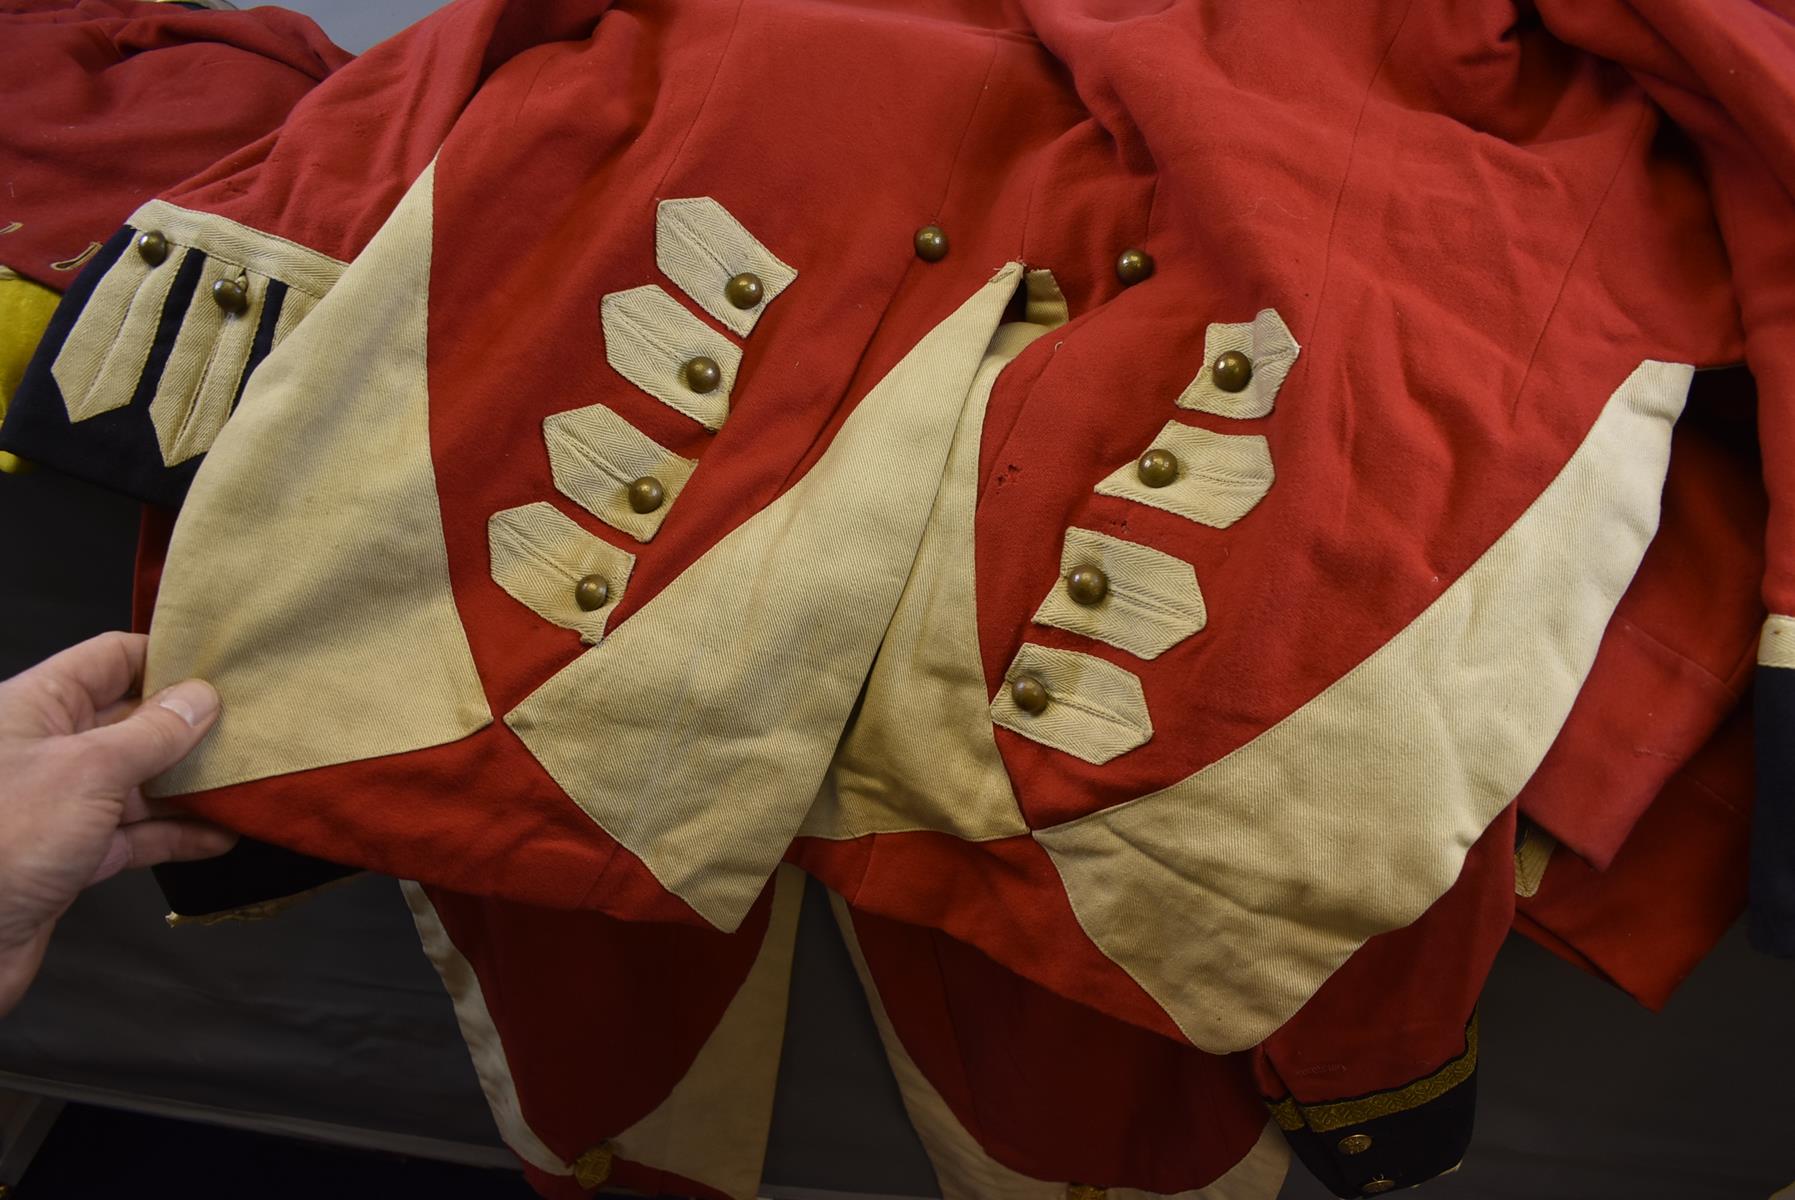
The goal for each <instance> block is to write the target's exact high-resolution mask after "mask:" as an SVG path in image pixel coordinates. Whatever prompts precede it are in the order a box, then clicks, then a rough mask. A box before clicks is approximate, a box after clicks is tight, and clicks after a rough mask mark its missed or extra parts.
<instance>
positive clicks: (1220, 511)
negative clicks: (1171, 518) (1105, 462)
mask: <svg viewBox="0 0 1795 1200" xmlns="http://www.w3.org/2000/svg"><path fill="white" fill-rule="evenodd" d="M1153 448H1157V449H1163V450H1170V451H1171V452H1172V453H1173V454H1174V455H1176V456H1177V458H1178V478H1177V479H1174V480H1173V481H1172V482H1171V483H1169V484H1167V485H1166V486H1164V487H1157V488H1155V487H1148V486H1147V485H1146V484H1144V483H1142V482H1141V480H1140V476H1139V474H1137V473H1136V471H1135V464H1134V463H1129V464H1128V465H1127V466H1125V467H1122V468H1121V469H1120V470H1117V471H1113V472H1111V473H1110V475H1109V476H1108V477H1107V478H1105V479H1104V480H1103V481H1102V482H1100V483H1099V484H1098V485H1097V489H1096V490H1097V494H1098V495H1099V496H1120V497H1122V499H1124V500H1133V501H1135V502H1136V503H1138V504H1146V505H1149V506H1151V507H1153V508H1162V509H1164V510H1165V511H1167V512H1169V513H1176V514H1177V515H1178V516H1181V517H1185V518H1187V519H1189V520H1192V521H1197V522H1200V523H1202V524H1204V525H1211V526H1214V527H1215V528H1217V529H1226V528H1227V527H1228V526H1230V525H1232V524H1234V522H1236V521H1238V520H1240V518H1242V517H1244V516H1246V515H1247V513H1249V512H1251V511H1252V510H1253V506H1254V505H1256V504H1258V503H1259V501H1261V500H1263V499H1264V498H1265V493H1266V492H1268V491H1270V490H1271V485H1272V478H1273V475H1272V468H1271V448H1270V447H1269V446H1268V445H1267V444H1266V441H1265V439H1264V438H1263V437H1260V436H1259V435H1257V434H1253V435H1251V436H1242V435H1236V434H1225V433H1211V432H1210V431H1209V430H1207V429H1198V428H1197V427H1195V426H1194V425H1185V424H1183V423H1182V422H1179V421H1170V422H1167V424H1166V427H1165V428H1164V429H1162V430H1160V431H1159V436H1158V437H1157V438H1155V439H1153Z"/></svg>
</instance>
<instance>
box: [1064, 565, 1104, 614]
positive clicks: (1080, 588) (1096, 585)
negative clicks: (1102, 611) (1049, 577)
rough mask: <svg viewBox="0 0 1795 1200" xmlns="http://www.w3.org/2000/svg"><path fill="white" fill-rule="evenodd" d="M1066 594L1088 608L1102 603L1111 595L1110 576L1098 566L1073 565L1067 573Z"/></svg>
mask: <svg viewBox="0 0 1795 1200" xmlns="http://www.w3.org/2000/svg"><path fill="white" fill-rule="evenodd" d="M1066 595H1068V596H1070V597H1072V601H1073V603H1075V604H1082V605H1084V606H1085V607H1086V608H1089V607H1090V606H1091V605H1093V604H1100V603H1102V601H1103V598H1104V597H1105V596H1107V595H1109V576H1107V575H1105V574H1104V573H1103V572H1102V571H1101V570H1099V569H1098V568H1096V567H1090V566H1085V567H1073V568H1072V570H1071V571H1070V572H1069V573H1068V574H1067V575H1066Z"/></svg>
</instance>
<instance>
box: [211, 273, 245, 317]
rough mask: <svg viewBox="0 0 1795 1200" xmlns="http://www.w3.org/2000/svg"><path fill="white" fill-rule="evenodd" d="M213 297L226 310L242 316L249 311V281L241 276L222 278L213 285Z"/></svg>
mask: <svg viewBox="0 0 1795 1200" xmlns="http://www.w3.org/2000/svg"><path fill="white" fill-rule="evenodd" d="M212 299H213V300H214V301H216V302H217V304H218V307H219V308H222V309H223V310H224V311H225V312H227V313H230V314H232V315H233V316H241V315H242V314H244V313H246V312H248V311H249V283H248V282H247V281H246V280H244V279H242V278H241V277H239V278H237V279H220V280H219V281H218V282H217V283H215V284H213V285H212Z"/></svg>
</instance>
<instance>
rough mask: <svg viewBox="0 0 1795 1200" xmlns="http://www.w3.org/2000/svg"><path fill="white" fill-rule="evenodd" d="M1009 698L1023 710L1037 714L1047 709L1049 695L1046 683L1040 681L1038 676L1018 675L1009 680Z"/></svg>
mask: <svg viewBox="0 0 1795 1200" xmlns="http://www.w3.org/2000/svg"><path fill="white" fill-rule="evenodd" d="M1010 699H1012V700H1014V701H1015V702H1016V707H1017V708H1019V709H1021V710H1022V711H1023V712H1025V713H1030V714H1039V713H1043V712H1046V711H1047V702H1048V700H1049V699H1051V697H1049V696H1048V694H1047V685H1046V684H1044V683H1042V682H1041V677H1040V676H1038V675H1018V676H1016V678H1015V679H1013V680H1011V681H1010Z"/></svg>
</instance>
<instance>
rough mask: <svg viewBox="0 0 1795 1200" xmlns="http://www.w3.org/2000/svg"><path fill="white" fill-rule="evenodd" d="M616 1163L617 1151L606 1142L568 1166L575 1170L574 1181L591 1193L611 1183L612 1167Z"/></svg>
mask: <svg viewBox="0 0 1795 1200" xmlns="http://www.w3.org/2000/svg"><path fill="white" fill-rule="evenodd" d="M616 1161H617V1151H616V1150H615V1149H614V1148H613V1147H612V1145H611V1143H609V1142H606V1143H604V1144H603V1145H601V1146H594V1147H592V1149H590V1150H588V1151H586V1153H584V1154H582V1155H580V1156H579V1157H578V1158H576V1159H574V1160H573V1161H572V1162H571V1163H569V1164H568V1166H570V1167H572V1168H573V1181H574V1182H575V1183H577V1184H579V1185H580V1186H581V1187H583V1188H585V1189H586V1190H587V1191H589V1192H591V1191H596V1190H597V1189H599V1188H601V1187H603V1186H604V1185H605V1184H606V1183H608V1182H610V1179H611V1167H612V1166H613V1165H614V1164H615V1163H616Z"/></svg>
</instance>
